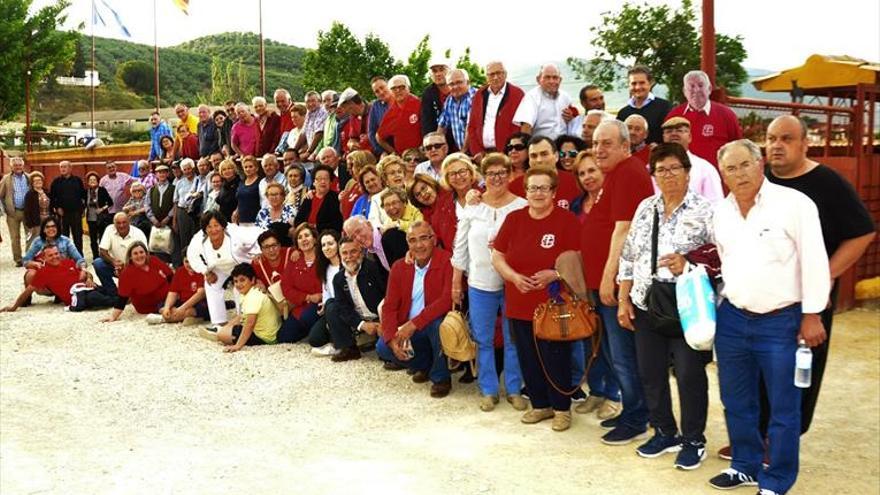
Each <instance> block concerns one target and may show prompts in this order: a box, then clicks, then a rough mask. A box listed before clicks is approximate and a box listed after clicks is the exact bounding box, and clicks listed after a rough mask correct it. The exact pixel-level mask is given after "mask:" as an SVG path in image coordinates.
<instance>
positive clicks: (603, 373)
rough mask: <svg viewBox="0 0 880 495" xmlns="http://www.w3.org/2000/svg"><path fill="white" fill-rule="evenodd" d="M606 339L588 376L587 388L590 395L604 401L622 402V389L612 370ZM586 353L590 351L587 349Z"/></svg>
mask: <svg viewBox="0 0 880 495" xmlns="http://www.w3.org/2000/svg"><path fill="white" fill-rule="evenodd" d="M606 340H608V339H606V338H603V339H602V344H601V346H600V349H599V354H597V355H596V359H594V360H593V364H592V365H591V366H590V371H589V373H588V374H587V386H589V387H590V395H595V396H596V397H602V398H604V399H609V400H613V401H615V402H619V401H620V387H619V386H617V379H616V378H615V377H614V371H613V369H612V368H611V362H610V359H609V357H608V350H607V349H608V347H607V345H606V344H605V341H606ZM584 351H585V352H588V351H590V349H585V350H584Z"/></svg>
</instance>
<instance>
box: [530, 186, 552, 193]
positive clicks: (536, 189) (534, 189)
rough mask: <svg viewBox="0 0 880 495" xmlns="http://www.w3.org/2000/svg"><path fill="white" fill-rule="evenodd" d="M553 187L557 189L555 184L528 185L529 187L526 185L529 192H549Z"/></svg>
mask: <svg viewBox="0 0 880 495" xmlns="http://www.w3.org/2000/svg"><path fill="white" fill-rule="evenodd" d="M553 189H555V188H554V187H553V186H528V187H526V192H527V193H536V192H542V193H548V192H550V191H552V190H553Z"/></svg>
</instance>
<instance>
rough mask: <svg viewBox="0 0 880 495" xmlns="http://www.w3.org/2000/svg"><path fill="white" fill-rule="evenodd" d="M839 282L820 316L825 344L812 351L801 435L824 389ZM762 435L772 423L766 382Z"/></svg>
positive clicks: (802, 401) (762, 402)
mask: <svg viewBox="0 0 880 495" xmlns="http://www.w3.org/2000/svg"><path fill="white" fill-rule="evenodd" d="M837 289H838V286H837V281H835V282H834V287H833V288H832V289H831V296H830V298H831V306H829V307H827V308H825V311H822V312H821V313H820V314H819V317H820V318H821V319H822V326H824V327H825V336H826V338H825V342H822V344H820V345H819V346H817V347H813V348H811V349H810V350H812V351H813V371H812V374H811V378H812V381H811V383H810V386H809V388H805V389H803V391H802V392H801V435H803V434H804V433H806V432H807V431H809V430H810V424H811V423H812V422H813V413H815V412H816V404H817V403H818V402H819V389H820V388H821V387H822V376H823V375H824V374H825V363H826V361H828V346H830V345H831V324H832V323H833V322H834V310H835V309H836V308H837ZM792 379H794V370H792ZM760 393H761V417H760V425H761V434H762V435H763V436H764V438H767V425H768V424H769V422H770V402H769V401H768V399H767V389H766V388H765V387H764V382H763V381H762V382H761V392H760Z"/></svg>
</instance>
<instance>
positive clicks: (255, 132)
mask: <svg viewBox="0 0 880 495" xmlns="http://www.w3.org/2000/svg"><path fill="white" fill-rule="evenodd" d="M259 139H260V134H259V126H257V120H256V119H254V120H253V122H252V123H251V125H247V124H245V123H244V121H242V120H239V121H238V122H236V123H235V124H233V125H232V134H231V141H232V144H234V145H235V146H237V147H238V149H239V150H241V154H242V155H244V156H246V155H253V154H254V153H256V152H257V144H258V142H259Z"/></svg>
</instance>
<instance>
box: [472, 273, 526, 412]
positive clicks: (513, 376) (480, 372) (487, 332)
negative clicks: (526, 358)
mask: <svg viewBox="0 0 880 495" xmlns="http://www.w3.org/2000/svg"><path fill="white" fill-rule="evenodd" d="M468 301H469V302H470V324H471V335H472V336H473V338H474V341H476V343H477V384H478V385H479V386H480V392H481V393H482V394H483V395H491V396H494V397H497V396H498V388H499V383H498V371H497V369H496V368H495V321H496V320H497V318H498V309H499V308H502V314H503V308H504V291H503V290H498V291H494V292H490V291H485V290H480V289H475V288H473V287H470V288H468ZM501 328H502V333H503V335H504V390H506V391H507V395H512V394H519V392H520V389H521V388H522V372H520V370H519V358H518V357H517V355H516V346H515V345H513V341H512V340H510V325H509V324H508V321H507V318H501Z"/></svg>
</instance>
